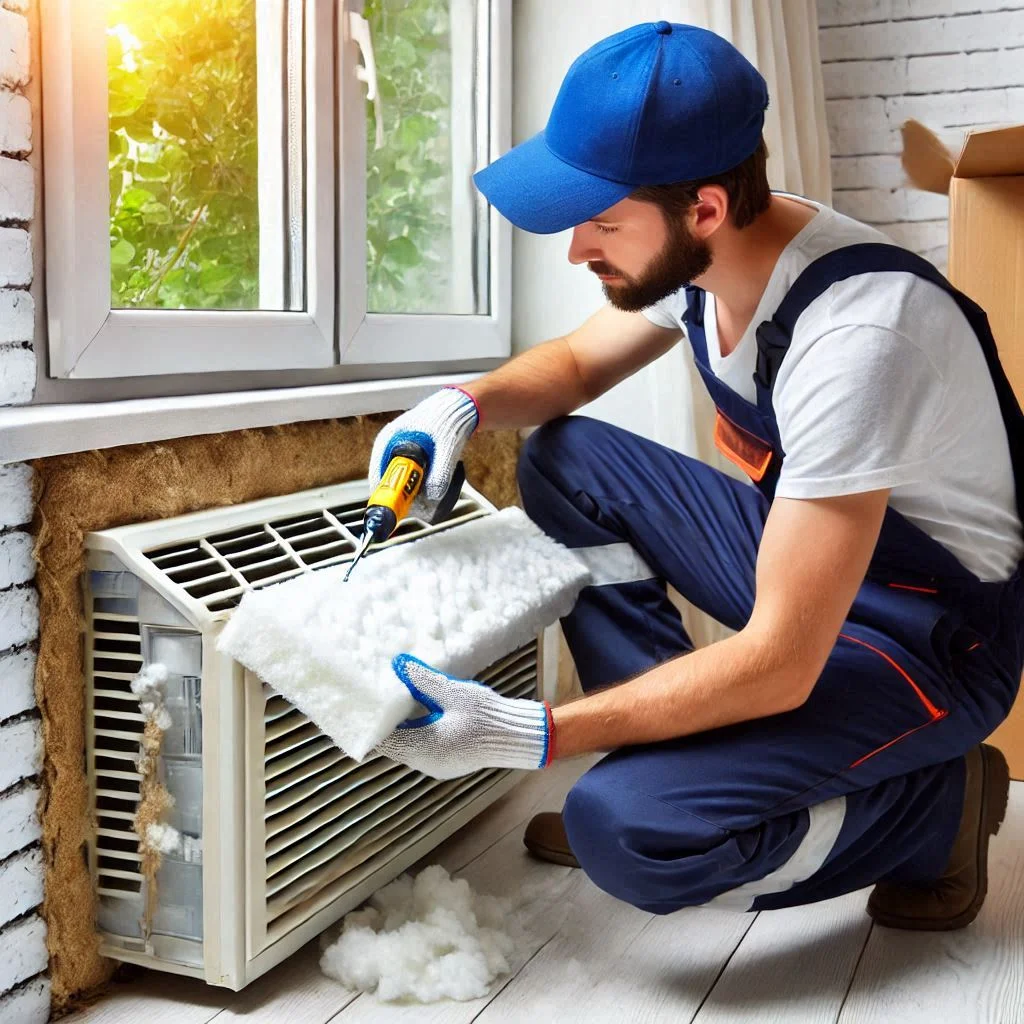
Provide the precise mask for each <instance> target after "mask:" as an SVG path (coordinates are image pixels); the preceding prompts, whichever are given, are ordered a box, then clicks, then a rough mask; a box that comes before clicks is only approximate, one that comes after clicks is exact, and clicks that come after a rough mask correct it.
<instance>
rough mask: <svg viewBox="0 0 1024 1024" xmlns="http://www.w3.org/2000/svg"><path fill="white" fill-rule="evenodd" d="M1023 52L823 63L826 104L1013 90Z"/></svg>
mask: <svg viewBox="0 0 1024 1024" xmlns="http://www.w3.org/2000/svg"><path fill="white" fill-rule="evenodd" d="M1022 66H1024V48H1020V47H1017V48H1012V49H1006V50H982V51H979V52H977V53H946V54H941V55H931V56H924V57H914V56H911V57H894V58H885V59H883V60H845V61H839V62H838V63H833V64H825V65H824V66H823V68H822V74H823V76H824V81H825V95H826V96H828V97H829V99H839V98H843V97H857V96H903V95H919V94H927V93H949V92H963V91H974V90H979V89H1005V88H1012V87H1013V86H1019V85H1020V82H1021V67H1022Z"/></svg>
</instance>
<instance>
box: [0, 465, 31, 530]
mask: <svg viewBox="0 0 1024 1024" xmlns="http://www.w3.org/2000/svg"><path fill="white" fill-rule="evenodd" d="M31 520H32V467H31V466H27V465H25V463H23V462H18V463H13V464H12V465H9V466H0V530H2V529H5V528H6V527H8V526H23V525H24V524H25V523H28V522H30V521H31Z"/></svg>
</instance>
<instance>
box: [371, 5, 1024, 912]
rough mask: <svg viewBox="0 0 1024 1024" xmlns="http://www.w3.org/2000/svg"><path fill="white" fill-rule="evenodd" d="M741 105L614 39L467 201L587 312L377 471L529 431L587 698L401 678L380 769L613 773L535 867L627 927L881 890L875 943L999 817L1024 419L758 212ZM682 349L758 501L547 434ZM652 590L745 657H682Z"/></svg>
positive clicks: (935, 278) (1016, 606)
mask: <svg viewBox="0 0 1024 1024" xmlns="http://www.w3.org/2000/svg"><path fill="white" fill-rule="evenodd" d="M766 106H767V92H766V89H765V84H764V82H763V80H762V79H761V76H760V75H759V74H758V73H757V72H756V71H755V70H754V68H753V67H752V66H751V65H750V64H748V63H747V61H746V60H745V59H744V58H743V57H742V56H741V55H740V54H739V53H738V52H737V51H736V50H735V49H733V48H732V47H731V46H730V45H729V44H728V43H726V42H725V41H724V40H722V39H720V38H718V37H717V36H715V35H713V34H711V33H709V32H706V31H703V30H700V29H697V28H693V27H688V26H684V25H670V24H668V23H666V22H659V23H657V24H653V25H649V24H648V25H638V26H636V27H634V28H632V29H629V30H628V31H625V32H622V33H620V34H618V35H616V36H612V37H611V38H610V39H607V40H604V41H603V42H601V43H599V44H597V45H596V46H595V47H593V48H592V49H591V50H589V51H587V52H586V53H585V54H583V56H582V57H580V58H579V60H577V62H576V63H575V64H574V65H573V67H572V68H571V69H570V71H569V73H568V75H567V77H566V79H565V81H564V83H563V85H562V87H561V90H560V92H559V95H558V98H557V100H556V102H555V105H554V108H553V110H552V114H551V118H550V120H549V122H548V125H547V128H546V130H545V131H544V132H543V133H541V134H540V135H539V136H537V137H536V138H534V139H531V140H530V141H528V142H526V143H524V144H523V145H521V146H519V147H517V148H516V149H513V150H512V151H511V152H510V153H508V154H506V155H505V156H504V157H502V158H501V159H500V160H498V161H497V162H496V163H494V164H492V165H491V166H490V167H488V168H486V169H485V170H483V171H481V172H480V173H479V174H478V175H477V179H476V180H477V184H478V186H479V187H480V189H481V191H482V192H483V193H484V194H485V195H486V196H487V197H488V199H489V200H490V201H491V202H492V203H493V204H494V205H495V206H496V207H497V208H498V210H500V211H501V212H502V213H503V214H504V215H505V216H506V217H508V218H509V219H510V220H511V221H512V222H513V223H515V224H517V225H519V226H520V227H523V228H525V229H526V230H529V231H536V232H552V231H558V230H563V229H566V228H570V227H571V228H573V236H572V243H571V245H570V249H569V259H570V260H571V261H572V262H574V263H587V264H588V265H589V267H590V269H591V270H592V271H594V272H595V273H596V274H598V275H599V276H600V278H601V280H602V282H603V283H604V290H605V294H606V296H607V299H608V305H607V306H606V307H605V308H603V309H601V310H600V311H599V312H597V313H596V314H595V315H594V316H593V317H592V318H591V319H590V320H588V321H587V322H586V323H584V324H583V325H582V326H581V327H579V328H577V329H576V330H575V331H573V332H572V333H571V334H569V335H567V336H566V337H564V338H558V339H555V340H553V341H549V342H547V343H546V344H543V345H540V346H538V347H537V348H534V349H532V350H531V351H529V352H527V353H525V354H524V355H521V356H519V357H518V358H516V359H514V360H512V361H511V362H509V363H508V364H506V365H505V366H503V367H502V368H500V369H499V370H497V371H495V372H493V373H491V374H488V375H487V376H484V377H482V378H481V379H480V380H478V381H476V382H474V383H473V384H472V385H470V386H469V387H467V388H465V389H464V390H461V391H460V390H458V389H445V390H442V391H441V392H439V393H437V394H435V395H433V396H431V397H430V398H428V399H427V400H426V401H424V402H423V403H421V404H420V405H419V406H417V407H416V408H414V409H412V410H410V411H409V412H408V413H406V414H404V415H403V416H401V417H399V418H398V419H397V420H396V421H395V422H394V423H393V424H391V425H390V426H389V427H388V428H387V429H385V431H384V432H383V433H382V434H381V436H380V438H378V441H377V444H376V447H375V449H374V453H373V460H372V464H371V475H372V476H375V475H377V474H379V472H380V468H381V466H382V465H384V464H386V462H387V455H388V452H389V450H390V448H391V447H392V446H393V445H394V444H395V443H396V442H397V440H398V439H400V438H401V437H403V436H407V435H408V434H409V433H413V434H416V435H418V436H420V437H422V436H424V435H426V437H427V439H428V441H429V443H430V444H431V445H432V446H433V448H434V449H435V458H434V462H433V464H432V466H431V470H430V475H429V478H428V480H427V483H426V490H425V495H426V498H425V500H426V502H427V503H428V504H429V502H430V501H432V500H436V498H437V497H439V496H440V495H441V494H442V493H443V492H444V490H445V488H446V486H447V482H448V480H449V479H450V474H451V467H452V466H453V465H454V463H455V462H456V461H457V457H458V452H459V451H461V448H462V446H463V444H464V443H465V441H466V439H467V438H468V436H469V435H470V434H471V433H472V432H473V430H474V429H476V427H477V426H480V425H483V426H484V427H492V428H497V427H523V426H527V425H532V424H546V425H545V426H543V427H541V429H540V430H538V431H536V432H535V433H534V434H533V435H532V436H531V438H530V440H529V442H528V444H527V446H526V449H525V452H524V455H523V459H522V463H521V467H520V487H521V490H522V495H523V500H524V504H525V507H526V509H527V511H528V512H529V514H530V516H531V517H532V518H533V519H534V520H535V521H536V522H537V523H538V524H539V525H540V526H541V527H542V528H543V529H544V530H545V531H547V532H548V533H549V534H550V535H551V536H553V537H554V538H556V539H558V540H560V541H562V542H563V543H565V544H566V545H568V546H569V547H571V548H574V549H577V553H578V554H579V556H580V557H581V558H583V559H584V560H585V561H586V562H587V563H588V564H589V565H590V566H591V568H592V570H593V585H591V586H589V587H588V588H586V589H585V590H584V592H583V594H582V595H581V597H580V600H579V602H578V604H577V606H576V608H575V610H574V611H573V612H572V614H571V615H570V616H569V617H568V618H567V619H565V620H564V623H563V624H564V628H565V634H566V637H567V639H568V642H569V645H570V648H571V650H572V653H573V656H574V658H575V661H576V665H577V668H578V670H579V675H580V679H581V681H582V684H583V688H584V690H585V691H586V695H585V696H584V697H583V698H582V699H580V700H578V701H576V702H573V703H570V704H568V705H565V706H562V707H558V708H555V709H554V710H551V709H549V708H547V706H546V705H544V704H542V703H539V702H533V701H512V700H507V699H505V698H502V697H499V696H497V695H496V694H494V693H493V692H492V691H490V690H489V689H488V688H486V687H481V686H478V685H475V684H473V683H471V682H465V681H459V680H451V679H448V678H447V677H445V676H443V675H441V674H439V673H437V672H435V671H433V670H432V669H431V668H430V667H429V666H425V665H422V664H421V663H420V662H418V661H416V660H415V659H412V658H409V657H407V656H402V657H400V658H398V659H396V662H395V668H396V671H397V672H398V674H399V676H400V677H401V678H402V679H403V680H404V681H405V682H406V684H407V685H408V686H409V688H410V690H411V691H412V692H413V694H414V695H415V696H417V698H418V699H419V700H420V701H421V702H422V703H423V704H424V705H425V706H426V707H427V708H428V709H429V710H430V711H432V712H433V714H431V715H430V716H428V717H426V718H424V719H421V720H419V721H414V722H412V723H408V724H406V725H405V726H404V727H400V728H399V729H397V730H396V731H395V732H394V733H393V734H392V735H391V736H390V737H389V738H388V739H387V740H386V741H385V742H384V744H383V745H382V747H381V749H382V750H383V751H384V752H385V753H387V754H389V755H390V756H392V757H395V758H397V759H399V760H402V761H404V762H405V763H407V764H410V765H412V766H414V767H416V768H419V769H421V770H423V771H425V772H427V773H428V774H431V775H435V776H438V777H450V776H453V775H459V774H462V773H465V772H468V771H472V770H475V769H478V768H483V767H488V766H507V767H520V768H528V767H539V766H542V765H543V764H545V763H547V762H548V761H549V760H550V759H551V758H555V757H567V756H572V755H576V754H580V753H583V752H587V751H598V750H611V751H612V753H611V754H610V755H609V756H608V757H606V758H605V759H604V760H602V761H601V762H600V763H598V764H597V765H596V766H595V767H594V768H592V769H591V770H590V771H589V772H587V773H586V774H585V775H584V776H583V777H582V778H581V779H580V780H579V782H578V783H577V784H576V786H575V787H574V788H573V790H572V791H571V793H570V794H569V797H568V799H567V801H566V804H565V809H564V811H563V814H562V815H561V816H558V815H544V816H540V817H539V818H538V819H535V820H534V821H533V822H532V823H531V824H530V826H529V828H528V830H527V835H526V842H527V845H528V847H530V848H531V850H532V851H533V852H534V853H536V854H538V855H539V856H542V857H547V858H548V859H551V860H556V861H559V862H561V863H570V864H575V863H579V865H580V866H582V868H583V869H584V870H585V871H586V873H587V874H588V875H589V876H590V877H591V878H592V879H593V880H594V881H595V882H596V883H597V884H598V885H599V886H601V887H602V888H604V889H605V890H607V891H608V892H610V893H612V894H613V895H615V896H617V897H619V898H621V899H623V900H627V901H629V902H630V903H632V904H634V905H636V906H638V907H641V908H643V909H645V910H648V911H653V912H656V913H668V912H671V911H673V910H676V909H678V908H680V907H684V906H692V905H698V904H712V905H718V906H736V907H741V908H744V909H752V910H764V909H771V908H776V907H785V906H792V905H796V904H802V903H808V902H812V901H815V900H820V899H825V898H829V897H833V896H838V895H840V894H842V893H845V892H849V891H852V890H855V889H858V888H860V887H862V886H865V885H869V884H875V888H874V891H873V893H872V896H871V899H870V902H869V911H870V913H871V914H872V916H873V917H874V918H875V919H876V920H877V921H879V922H880V923H882V924H885V925H890V926H894V927H905V928H914V929H932V930H937V929H949V928H957V927H962V926H964V925H965V924H967V923H969V922H970V921H971V920H973V919H974V917H975V916H976V915H977V913H978V911H979V910H980V908H981V904H982V901H983V900H984V896H985V891H986V884H987V877H986V872H987V866H986V861H987V851H988V841H989V837H990V835H992V834H994V833H995V832H996V830H997V829H998V827H999V824H1000V822H1001V820H1002V817H1003V814H1004V811H1005V806H1006V799H1007V791H1008V772H1007V768H1006V763H1005V761H1004V759H1003V757H1002V755H1001V754H1000V753H999V752H998V751H996V750H994V749H993V748H991V747H988V746H985V745H980V744H981V740H983V739H984V738H985V737H986V736H987V735H988V734H989V733H990V731H991V730H992V729H993V728H994V727H995V726H996V725H997V724H998V722H999V721H1001V720H1002V719H1003V717H1005V715H1006V713H1007V712H1008V710H1009V708H1010V706H1011V704H1012V702H1013V699H1014V696H1015V694H1016V691H1017V685H1018V680H1019V678H1020V674H1021V667H1022V654H1021V651H1022V644H1021V630H1022V623H1024V614H1022V612H1024V608H1022V604H1024V597H1022V583H1021V572H1020V562H1021V558H1022V554H1024V541H1022V531H1021V521H1020V518H1019V515H1018V503H1019V500H1020V498H1021V482H1022V480H1024V455H1022V453H1024V427H1022V417H1021V413H1020V409H1019V407H1018V406H1017V403H1016V401H1015V399H1014V398H1013V395H1012V393H1011V392H1010V389H1009V386H1008V385H1007V383H1006V379H1005V376H1004V375H1003V373H1002V370H1001V369H1000V367H999V364H998V359H997V357H996V355H995V348H994V345H993V343H992V338H991V334H990V333H989V330H988V327H987V323H986V321H985V318H984V314H983V313H982V312H981V311H980V310H979V309H978V307H976V306H974V305H973V304H972V303H971V302H970V301H969V300H967V299H966V298H964V297H963V296H961V295H960V294H959V293H957V292H955V291H954V290H953V289H951V288H950V286H949V285H948V284H947V283H946V282H945V281H944V279H943V278H941V276H940V275H938V273H937V272H936V271H935V270H934V268H932V267H930V265H929V264H927V263H925V261H923V260H920V259H919V258H917V257H915V256H913V254H910V253H907V252H905V251H903V250H900V249H897V248H896V247H894V246H891V245H889V244H887V239H885V238H884V236H882V235H880V234H878V233H877V232H876V231H874V230H872V229H871V228H868V227H866V226H864V225H861V224H858V223H856V222H855V221H852V220H850V219H848V218H845V217H842V216H840V215H838V214H836V213H835V212H833V211H832V210H829V209H827V208H825V207H822V206H819V205H817V204H814V203H811V202H808V201H806V200H804V199H800V198H797V197H792V196H785V195H779V194H772V193H770V192H769V190H768V185H767V180H766V177H765V156H766V153H765V148H764V144H763V142H762V135H761V132H762V125H763V115H764V110H765V108H766ZM684 333H685V335H686V337H687V338H688V341H689V343H690V344H691V346H692V348H693V351H694V356H695V359H696V365H697V368H698V369H699V371H700V373H701V375H702V377H703V378H704V381H705V383H706V384H707V386H708V388H709V390H710V392H711V395H712V398H713V399H714V400H715V404H716V406H717V408H718V419H717V424H716V429H715V439H716V443H717V444H718V446H719V448H720V449H721V450H722V451H723V452H724V453H725V454H726V455H727V456H728V457H729V458H731V459H732V460H733V461H734V462H736V463H737V464H738V465H740V466H742V467H743V468H744V470H745V471H746V472H747V473H748V475H749V476H750V477H751V479H752V481H753V482H754V484H756V486H750V485H749V484H746V483H740V482H738V481H735V480H733V479H732V478H729V477H727V476H726V475H724V474H722V473H719V472H717V471H716V470H713V469H711V468H710V467H708V466H706V465H703V464H701V463H699V462H697V461H695V460H693V459H690V458H687V457H685V456H683V455H680V454H678V453H676V452H673V451H670V450H668V449H665V448H663V447H660V446H659V445H656V444H653V443H651V442H649V441H646V440H644V439H642V438H639V437H636V436H634V435H632V434H629V433H627V432H625V431H623V430H619V429H616V428H614V427H611V426H609V425H606V424H603V423H599V422H596V421H593V420H589V419H586V418H582V417H567V414H568V413H571V412H573V411H574V410H575V409H577V408H579V407H580V406H581V405H583V404H584V403H586V402H588V401H590V400H591V399H593V398H595V397H596V396H598V395H600V394H602V393H603V392H605V391H607V390H608V389H609V388H611V387H612V386H614V385H615V384H616V383H618V382H619V381H621V380H622V379H624V378H625V377H627V376H629V375H630V374H632V373H635V372H636V371H637V370H639V369H640V368H641V367H643V366H645V365H647V364H648V363H650V362H652V361H653V360H654V359H656V358H657V357H658V356H660V355H661V354H662V353H664V352H666V351H667V350H668V349H669V348H671V346H673V345H675V344H676V343H677V342H678V341H679V339H680V338H681V337H682V336H683V335H684ZM666 581H667V582H668V583H671V584H672V585H673V586H674V587H676V588H677V589H678V590H679V591H680V592H681V593H682V594H683V595H684V596H686V597H687V598H688V599H689V600H690V601H692V602H693V603H694V604H696V605H697V606H698V607H699V608H702V609H703V610H704V611H706V612H708V613H710V614H711V615H713V616H714V617H715V618H717V619H718V620H720V621H722V622H724V623H726V624H727V625H728V626H730V627H732V628H733V629H734V630H736V633H735V635H733V636H731V637H730V638H729V639H726V640H724V641H722V642H720V643H716V644H714V645H711V646H709V647H706V648H704V649H702V650H699V651H692V650H691V649H692V644H691V642H690V640H689V638H688V636H687V635H686V633H685V631H684V629H683V627H682V625H681V622H680V619H679V615H678V613H677V612H676V610H675V608H674V607H673V605H672V604H671V603H670V601H669V600H668V598H667V596H666ZM679 655H685V657H679ZM612 684H619V685H612Z"/></svg>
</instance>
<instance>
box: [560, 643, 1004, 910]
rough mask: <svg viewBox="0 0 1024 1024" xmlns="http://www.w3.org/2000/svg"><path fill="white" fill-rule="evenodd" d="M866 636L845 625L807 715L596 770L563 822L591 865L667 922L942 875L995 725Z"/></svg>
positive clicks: (674, 745)
mask: <svg viewBox="0 0 1024 1024" xmlns="http://www.w3.org/2000/svg"><path fill="white" fill-rule="evenodd" d="M863 632H864V629H863V627H857V626H854V625H851V624H848V625H847V627H846V629H845V630H844V634H843V635H842V636H841V637H840V640H839V642H838V643H837V645H836V648H835V650H834V651H833V654H832V656H831V657H830V659H829V662H828V664H827V665H826V668H825V670H824V672H823V673H822V676H821V678H820V679H819V681H818V684H817V685H816V686H815V689H814V691H813V692H812V694H811V697H810V698H809V700H808V701H807V702H806V703H805V704H804V705H803V706H802V707H800V708H797V709H796V710H794V711H791V712H787V713H785V714H782V715H775V716H772V717H770V718H763V719H757V720H753V721H749V722H742V723H738V724H737V725H734V726H728V727H726V728H722V729H716V730H712V731H709V732H704V733H699V734H695V735H693V736H688V737H682V738H680V739H677V740H671V741H667V742H665V743H659V744H651V745H647V746H637V747H630V748H624V749H622V750H618V751H615V752H614V753H612V754H611V755H609V756H608V757H607V758H605V760H603V761H602V762H600V763H599V764H598V765H596V766H595V767H594V768H592V769H591V770H590V771H589V772H588V773H587V774H586V775H584V776H583V777H582V778H581V779H580V780H579V782H578V783H577V784H576V786H575V787H574V789H573V790H572V791H571V792H570V794H569V797H568V798H567V800H566V805H565V810H564V812H563V816H564V821H565V827H566V832H567V834H568V840H569V843H570V844H571V847H572V850H573V852H574V853H575V855H576V857H577V859H578V860H579V862H580V865H581V866H582V867H583V869H584V870H585V871H586V872H587V873H588V874H589V875H590V876H591V877H592V878H593V880H594V881H595V882H596V883H597V884H598V885H600V886H601V887H602V888H605V889H606V890H608V891H609V892H611V893H612V894H613V895H616V896H618V897H620V898H622V899H625V900H628V901H629V902H631V903H634V904H636V905H637V906H640V907H642V908H643V909H646V910H649V911H653V912H657V913H668V912H670V911H672V910H675V909H678V908H680V907H684V906H693V905H699V904H705V903H709V902H713V903H715V904H716V905H730V906H738V907H741V908H744V909H753V910H760V909H771V908H775V907H783V906H791V905H796V904H802V903H810V902H815V901H817V900H821V899H827V898H831V897H833V896H838V895H841V894H842V893H845V892H850V891H853V890H855V889H859V888H861V887H863V886H865V885H869V884H871V883H873V882H877V881H879V880H883V879H884V880H888V881H889V882H892V883H898V884H901V885H916V886H927V885H929V884H930V883H931V882H933V881H934V880H935V879H937V878H939V877H940V876H942V875H944V874H945V873H946V871H947V869H948V867H949V864H950V858H951V852H952V851H953V847H954V838H955V837H956V836H957V835H958V829H959V828H960V825H961V814H962V812H963V810H964V808H965V801H964V785H965V760H964V755H965V754H967V753H968V751H971V750H972V748H976V746H977V744H978V743H979V742H980V741H981V740H983V739H984V738H985V736H986V735H987V734H988V732H989V731H990V729H991V726H992V723H991V722H988V721H984V720H981V719H979V718H978V717H977V716H975V715H973V714H972V711H971V709H970V708H967V707H964V706H963V705H961V704H959V703H957V702H953V701H949V700H948V696H949V695H948V693H947V692H945V691H946V685H947V682H946V681H944V680H942V679H941V678H940V677H939V676H938V675H936V674H935V672H934V671H932V670H930V669H929V666H928V665H926V664H925V663H923V662H922V661H920V660H919V659H918V658H917V657H916V656H915V655H914V654H913V653H911V652H908V651H903V650H900V649H899V648H898V646H897V645H896V644H895V643H893V642H892V641H891V640H889V639H888V638H886V637H883V636H879V635H874V634H872V635H871V639H872V641H873V643H870V644H869V643H866V642H865V641H864V640H863V639H862V638H861V637H860V636H859V635H858V634H861V633H863ZM972 756H976V752H975V754H972ZM998 795H999V794H998V793H995V792H994V793H993V797H998ZM998 810H999V808H994V812H998ZM994 812H993V811H992V809H991V808H990V809H989V811H988V812H987V813H989V814H990V816H991V813H994ZM975 833H977V829H975ZM972 834H974V833H972ZM978 834H980V833H978ZM982 838H983V839H984V841H985V843H986V844H987V834H986V835H985V836H983V837H982ZM979 905H980V904H979ZM949 926H954V925H949Z"/></svg>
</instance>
